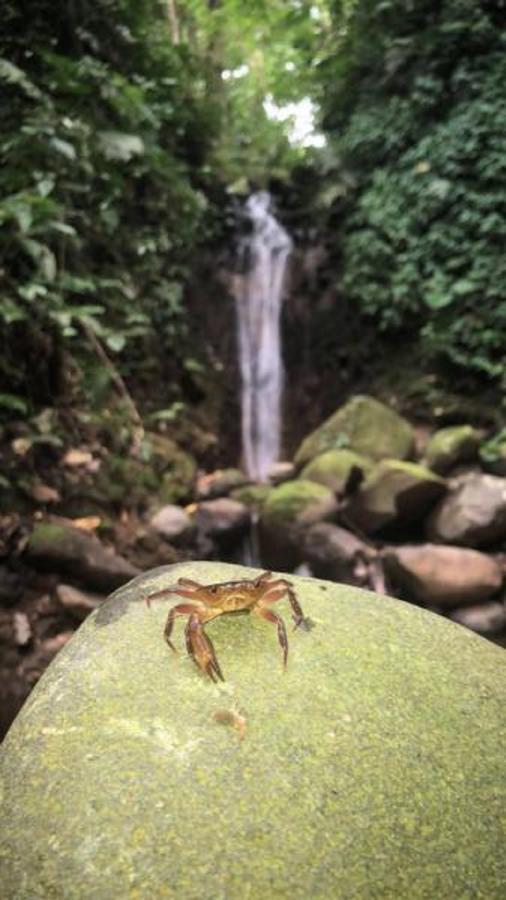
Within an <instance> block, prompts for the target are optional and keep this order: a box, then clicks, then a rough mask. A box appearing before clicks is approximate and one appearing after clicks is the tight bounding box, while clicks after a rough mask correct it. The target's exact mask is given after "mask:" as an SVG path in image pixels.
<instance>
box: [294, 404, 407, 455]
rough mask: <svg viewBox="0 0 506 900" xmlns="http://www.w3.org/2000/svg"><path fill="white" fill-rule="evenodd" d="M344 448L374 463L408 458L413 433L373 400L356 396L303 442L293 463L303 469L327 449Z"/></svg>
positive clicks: (399, 417)
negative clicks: (382, 460) (387, 458)
mask: <svg viewBox="0 0 506 900" xmlns="http://www.w3.org/2000/svg"><path fill="white" fill-rule="evenodd" d="M343 447H345V448H348V449H350V450H354V451H355V452H356V453H361V454H362V455H363V456H367V457H369V458H370V459H374V460H379V459H385V458H386V457H392V458H397V459H407V458H408V457H409V456H410V455H411V454H412V452H413V447H414V433H413V429H412V428H411V426H410V425H409V423H408V422H406V420H405V419H403V418H402V417H401V416H399V415H398V413H396V412H395V411H394V410H392V409H389V407H388V406H385V405H384V404H383V403H380V402H379V400H375V399H374V397H368V396H366V395H357V396H356V397H353V398H352V399H351V400H349V401H348V403H345V405H344V406H341V407H340V408H339V409H338V410H336V412H335V413H333V415H331V416H330V418H328V419H327V420H326V421H325V422H324V423H323V425H320V426H319V428H317V429H316V430H315V431H313V432H312V433H311V434H309V435H308V436H307V437H306V438H305V439H304V440H303V441H302V444H301V445H300V447H299V449H298V450H297V453H296V455H295V460H294V461H295V463H296V465H298V466H302V465H304V464H305V463H307V462H309V461H310V460H311V459H314V457H315V456H318V455H319V454H320V453H324V452H325V451H326V450H336V449H339V448H343Z"/></svg>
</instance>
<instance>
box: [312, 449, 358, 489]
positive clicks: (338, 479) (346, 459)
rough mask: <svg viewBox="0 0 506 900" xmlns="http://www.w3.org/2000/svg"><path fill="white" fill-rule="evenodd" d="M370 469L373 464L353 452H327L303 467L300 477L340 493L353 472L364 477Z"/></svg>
mask: <svg viewBox="0 0 506 900" xmlns="http://www.w3.org/2000/svg"><path fill="white" fill-rule="evenodd" d="M372 468H373V463H372V462H371V460H370V459H367V457H366V456H361V455H360V453H355V452H354V451H353V450H327V451H326V452H325V453H320V455H319V456H315V458H314V459H312V460H311V462H309V463H308V464H307V465H306V466H304V468H303V470H302V472H301V473H300V477H301V478H304V479H306V480H308V481H315V482H316V483H317V484H323V485H324V486H325V487H328V488H330V489H331V490H332V491H335V492H336V493H341V491H343V489H344V488H345V486H346V484H347V482H348V480H349V478H350V475H351V473H352V472H353V470H359V471H360V472H361V473H362V475H363V476H364V475H367V474H368V473H369V472H370V471H371V470H372Z"/></svg>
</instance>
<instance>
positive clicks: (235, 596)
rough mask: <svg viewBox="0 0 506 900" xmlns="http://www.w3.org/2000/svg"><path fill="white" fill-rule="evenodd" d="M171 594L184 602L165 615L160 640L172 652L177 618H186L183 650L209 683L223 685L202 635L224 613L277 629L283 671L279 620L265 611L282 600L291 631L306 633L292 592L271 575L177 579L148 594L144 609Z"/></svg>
mask: <svg viewBox="0 0 506 900" xmlns="http://www.w3.org/2000/svg"><path fill="white" fill-rule="evenodd" d="M171 594H175V595H176V596H177V597H184V598H185V600H186V602H184V603H178V604H177V606H173V607H172V609H171V610H170V612H169V615H168V618H167V623H166V625H165V630H164V637H165V640H166V641H167V643H168V645H169V647H170V648H171V649H172V650H174V651H175V652H177V651H176V648H175V647H174V644H173V643H172V641H171V635H172V629H173V627H174V621H175V619H176V617H177V616H186V615H187V616H188V617H189V618H188V621H187V623H186V628H185V638H186V649H187V651H188V654H189V655H190V656H191V657H192V659H193V660H194V661H195V663H196V664H197V666H198V667H199V669H201V670H202V671H203V672H205V673H206V675H208V676H209V678H211V679H212V681H217V680H218V679H220V680H221V681H224V680H225V679H224V677H223V674H222V671H221V669H220V664H219V662H218V660H217V658H216V653H215V652H214V647H213V645H212V643H211V640H210V639H209V637H208V636H207V634H206V633H205V631H204V625H205V624H206V623H207V622H210V621H211V619H216V618H217V617H218V616H223V615H227V614H228V613H240V612H250V613H254V614H255V615H256V616H259V617H260V618H261V619H265V620H266V621H267V622H271V623H272V624H273V625H275V626H276V628H277V633H278V641H279V644H280V646H281V649H282V651H283V667H284V668H286V663H287V659H288V638H287V635H286V627H285V623H284V621H283V619H282V618H281V616H279V615H278V614H277V613H275V612H273V611H272V609H269V605H270V604H271V603H276V602H277V601H278V600H282V599H283V598H286V599H287V600H288V602H289V603H290V606H291V608H292V614H293V621H294V623H295V624H294V630H295V629H296V628H300V627H303V628H305V629H306V630H309V628H310V627H311V624H310V620H309V619H306V618H305V617H304V614H303V612H302V609H301V608H300V605H299V602H298V600H297V597H296V596H295V591H294V590H293V586H292V584H291V582H290V581H287V580H286V578H277V577H276V576H274V575H273V574H272V572H262V574H261V575H259V576H258V578H254V579H251V580H249V579H247V578H245V579H243V580H241V581H223V582H219V583H218V584H200V583H199V582H198V581H192V580H191V579H190V578H178V580H177V583H176V584H175V585H173V586H171V587H168V588H164V589H163V590H161V591H155V592H154V593H152V594H148V596H147V597H146V598H145V599H146V603H147V604H148V606H150V605H151V601H152V600H158V599H161V598H162V597H163V598H164V597H168V596H170V595H171Z"/></svg>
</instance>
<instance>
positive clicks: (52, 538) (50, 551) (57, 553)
mask: <svg viewBox="0 0 506 900" xmlns="http://www.w3.org/2000/svg"><path fill="white" fill-rule="evenodd" d="M24 556H25V559H26V560H27V561H28V563H29V564H30V565H31V566H34V567H35V568H37V569H41V570H42V571H46V572H55V573H58V574H60V575H67V576H69V577H71V578H73V579H75V580H77V581H79V582H81V583H82V584H84V585H85V586H86V587H88V588H90V589H91V590H95V591H103V592H107V591H112V590H114V589H115V588H117V587H120V586H121V585H122V584H125V583H126V582H127V581H130V579H131V578H133V577H134V576H135V575H137V574H138V573H139V569H137V568H136V566H134V565H132V563H131V562H129V561H128V560H126V559H124V558H123V557H122V556H119V555H118V554H117V553H115V552H114V551H113V550H111V549H109V548H106V547H104V546H103V544H102V543H101V542H100V541H99V539H98V538H97V537H96V536H95V535H94V534H90V533H89V532H87V531H82V530H81V529H80V528H75V527H74V526H73V525H71V524H69V523H68V522H67V521H66V520H64V519H61V520H58V519H55V520H50V521H44V522H37V523H36V524H35V526H34V528H33V531H32V533H31V535H30V537H29V539H28V542H27V545H26V548H25V553H24Z"/></svg>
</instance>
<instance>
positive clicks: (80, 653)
mask: <svg viewBox="0 0 506 900" xmlns="http://www.w3.org/2000/svg"><path fill="white" fill-rule="evenodd" d="M255 574H257V573H255V571H254V570H247V569H244V568H241V567H237V566H230V565H228V566H227V565H224V564H221V563H204V562H202V563H196V564H182V565H178V566H174V567H171V568H169V569H166V570H154V571H152V572H149V573H146V574H145V575H144V576H142V577H141V578H140V579H137V580H136V581H134V582H132V583H131V584H130V585H128V586H127V587H125V588H123V589H122V590H121V591H120V592H118V593H116V595H115V596H114V597H113V598H111V600H110V601H109V602H108V603H106V604H105V606H103V607H102V608H101V609H100V610H98V611H97V612H96V613H93V614H92V616H91V617H90V618H89V619H88V620H87V621H86V622H85V623H84V625H83V626H81V628H80V629H79V631H78V632H77V634H76V635H75V636H74V638H73V639H72V640H71V641H70V643H69V644H68V645H67V646H66V647H65V648H64V650H63V651H62V652H61V653H60V654H59V656H58V657H57V659H56V660H55V662H54V663H53V664H52V665H51V666H50V668H49V669H48V671H47V672H46V673H45V675H44V676H43V677H42V679H41V680H40V682H39V684H38V685H37V687H36V688H35V690H34V691H33V693H32V695H31V697H30V698H29V700H28V702H27V704H26V705H25V707H24V709H23V710H22V712H21V714H20V715H19V716H18V718H17V720H16V721H15V723H14V724H13V726H12V728H11V730H10V732H9V733H8V735H7V737H6V739H5V742H4V744H3V748H2V756H1V766H0V779H1V780H0V796H1V797H2V801H1V802H2V806H1V816H0V866H1V868H2V891H3V896H5V897H9V898H11V897H12V898H14V897H15V898H16V900H34V898H46V897H65V898H69V900H87V898H89V897H93V898H95V900H111V898H125V897H130V898H134V897H138V898H144V897H146V898H147V897H177V898H178V900H202V897H216V898H217V897H227V898H236V897H237V898H239V897H241V898H250V900H254V898H264V897H265V898H267V897H269V898H270V897H276V898H280V900H285V898H286V900H307V898H308V897H311V898H315V900H328V898H331V897H332V898H333V897H335V898H337V897H343V898H344V897H346V898H356V900H369V898H371V897H373V896H374V897H399V898H407V897H409V898H413V900H426V898H436V897H444V898H445V900H462V898H464V897H478V896H480V897H487V898H491V900H492V898H497V900H499V898H500V897H502V896H503V895H504V884H505V883H506V858H505V855H504V852H503V849H504V837H505V828H506V814H505V809H506V759H505V754H504V742H505V739H506V712H505V710H506V704H505V702H504V701H505V697H506V674H505V671H506V670H505V667H504V659H505V656H504V651H503V650H502V649H501V648H499V647H496V646H494V645H492V644H490V643H488V642H486V641H484V640H483V639H482V638H480V637H477V636H476V635H474V634H473V633H472V632H470V631H467V630H465V629H464V628H462V627H460V626H458V625H456V624H454V623H452V622H449V621H447V620H445V619H442V618H439V617H436V616H434V615H432V614H430V613H427V612H425V611H424V610H421V609H418V608H415V607H412V606H408V605H406V604H404V603H402V602H399V601H396V600H392V599H387V598H384V597H379V596H377V595H375V594H372V593H369V592H364V591H361V590H358V589H356V588H351V587H344V586H342V585H336V584H331V583H329V582H322V581H318V580H316V579H306V578H297V577H293V578H292V581H293V583H294V587H295V590H296V593H297V596H298V598H299V601H300V603H301V605H302V607H303V610H304V612H305V614H306V615H307V616H310V617H311V619H312V620H313V623H314V628H313V629H312V630H310V631H302V630H300V629H299V630H297V631H295V632H290V635H289V641H290V654H289V658H288V666H287V669H286V672H284V671H283V667H282V665H281V653H280V648H279V645H278V643H277V639H276V629H275V628H271V627H270V626H269V624H268V623H267V622H264V621H261V620H260V619H259V618H257V617H256V616H250V617H248V616H223V617H221V618H219V619H217V620H216V621H215V622H214V623H212V624H210V625H209V626H208V631H209V634H211V635H212V639H213V642H214V646H215V649H216V652H217V654H218V657H219V660H220V663H221V665H222V668H223V672H224V674H225V677H226V679H227V680H226V681H225V682H224V683H223V684H218V685H215V684H212V683H211V682H210V681H209V680H208V679H206V678H205V676H204V675H202V674H201V673H200V672H199V671H198V670H197V668H196V667H195V665H194V664H193V663H192V661H191V660H189V659H188V658H187V657H186V656H185V654H184V652H182V650H183V647H184V639H183V636H182V626H181V625H180V624H179V623H178V624H177V626H176V629H175V636H174V640H175V644H176V646H177V648H178V650H179V651H180V652H179V654H178V655H176V654H174V653H171V652H170V650H169V649H168V648H167V646H166V644H165V642H164V641H163V637H162V630H163V624H164V621H165V618H166V614H167V605H166V604H165V603H164V602H160V603H153V604H152V609H151V610H149V609H147V607H146V605H145V603H144V602H143V596H144V595H145V593H146V592H148V591H153V590H156V589H159V588H161V587H163V586H167V585H169V584H173V583H174V581H175V580H176V579H177V578H178V577H181V576H185V577H187V578H196V579H198V580H200V581H201V582H204V583H209V582H218V581H229V580H231V579H237V578H245V577H247V578H250V577H253V576H254V575H255ZM275 608H276V611H277V612H279V613H280V614H281V615H282V616H283V617H284V618H285V619H288V618H289V606H288V603H286V602H283V601H282V602H279V603H277V604H276V607H275ZM236 722H237V723H238V725H240V726H241V727H240V728H239V727H238V728H237V729H236V728H235V727H233V726H234V724H235V723H236ZM241 729H242V730H241ZM241 737H242V738H243V739H242V740H241Z"/></svg>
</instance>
